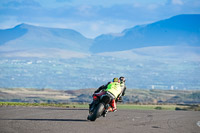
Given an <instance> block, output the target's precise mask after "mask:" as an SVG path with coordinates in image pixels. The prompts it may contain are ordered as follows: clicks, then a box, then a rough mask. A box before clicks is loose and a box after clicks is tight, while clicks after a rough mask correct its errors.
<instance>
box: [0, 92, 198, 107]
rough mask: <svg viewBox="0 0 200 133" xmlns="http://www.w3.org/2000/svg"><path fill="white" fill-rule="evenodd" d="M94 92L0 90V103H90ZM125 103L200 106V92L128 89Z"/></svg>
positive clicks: (124, 99)
mask: <svg viewBox="0 0 200 133" xmlns="http://www.w3.org/2000/svg"><path fill="white" fill-rule="evenodd" d="M94 90H96V89H80V90H66V91H65V90H62V91H59V90H52V89H25V88H16V89H4V88H0V102H29V103H70V102H78V103H85V102H86V103H90V102H91V101H92V94H93V92H94ZM123 102H124V103H143V104H144V103H151V104H152V103H160V104H169V103H176V104H200V91H194V90H193V91H183V90H139V89H128V90H127V91H126V95H125V96H124V97H123Z"/></svg>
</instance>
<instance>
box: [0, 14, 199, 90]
mask: <svg viewBox="0 0 200 133" xmlns="http://www.w3.org/2000/svg"><path fill="white" fill-rule="evenodd" d="M199 66H200V14H185V15H178V16H174V17H171V18H168V19H165V20H161V21H157V22H154V23H150V24H146V25H138V26H135V27H132V28H129V29H125V30H124V31H122V32H121V33H113V34H104V35H100V36H97V37H96V38H94V39H91V38H86V37H84V36H83V35H82V34H81V33H79V32H77V31H75V30H72V29H59V28H47V27H40V26H33V25H29V24H24V23H23V24H20V25H17V26H15V27H13V28H10V29H4V30H3V29H2V30H0V71H1V73H0V87H4V88H13V87H14V88H15V87H22V88H23V87H26V88H52V89H80V88H96V87H98V86H99V85H101V84H105V82H107V81H109V80H111V79H112V78H113V77H118V76H122V75H123V76H125V77H126V78H127V86H129V88H143V89H151V88H153V89H154V88H159V89H177V88H178V89H200V69H199ZM77 81H78V83H77Z"/></svg>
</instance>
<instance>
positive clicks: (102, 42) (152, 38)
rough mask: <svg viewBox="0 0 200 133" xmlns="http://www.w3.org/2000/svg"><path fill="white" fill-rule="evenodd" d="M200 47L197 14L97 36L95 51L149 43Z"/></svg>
mask: <svg viewBox="0 0 200 133" xmlns="http://www.w3.org/2000/svg"><path fill="white" fill-rule="evenodd" d="M176 45H178V46H180V45H183V46H200V15H199V14H195V15H178V16H174V17H172V18H169V19H166V20H161V21H158V22H155V23H152V24H146V25H139V26H135V27H133V28H130V29H125V30H124V31H122V32H121V33H119V34H117V35H116V34H105V35H101V36H98V37H96V38H95V39H94V42H93V44H92V46H91V48H90V50H91V51H92V52H94V53H99V52H105V51H106V52H111V51H122V50H130V49H135V48H141V47H149V46H176Z"/></svg>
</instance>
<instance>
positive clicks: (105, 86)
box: [94, 76, 126, 101]
mask: <svg viewBox="0 0 200 133" xmlns="http://www.w3.org/2000/svg"><path fill="white" fill-rule="evenodd" d="M119 80H120V86H121V90H122V91H121V94H120V95H119V97H118V99H117V100H119V101H122V96H124V95H125V91H126V85H125V81H126V79H125V77H123V76H121V77H119ZM110 83H111V82H108V83H107V84H105V85H102V86H100V87H99V88H98V89H97V90H96V91H95V92H94V93H99V92H101V91H105V90H106V89H107V87H108V85H109V84H110Z"/></svg>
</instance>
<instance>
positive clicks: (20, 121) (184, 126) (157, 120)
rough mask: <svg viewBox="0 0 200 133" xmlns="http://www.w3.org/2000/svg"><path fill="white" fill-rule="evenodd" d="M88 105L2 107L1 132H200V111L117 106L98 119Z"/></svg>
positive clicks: (0, 111) (0, 110) (0, 109)
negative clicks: (90, 117) (90, 114)
mask: <svg viewBox="0 0 200 133" xmlns="http://www.w3.org/2000/svg"><path fill="white" fill-rule="evenodd" d="M87 115H88V110H87V109H67V108H53V107H0V133H200V127H199V126H198V124H197V123H198V122H199V121H200V112H197V111H196V112H195V111H163V110H161V111H159V110H118V111H117V112H114V113H109V114H108V115H107V116H106V117H105V118H103V117H101V118H99V119H97V120H96V121H95V122H90V121H87V119H86V118H87Z"/></svg>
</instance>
